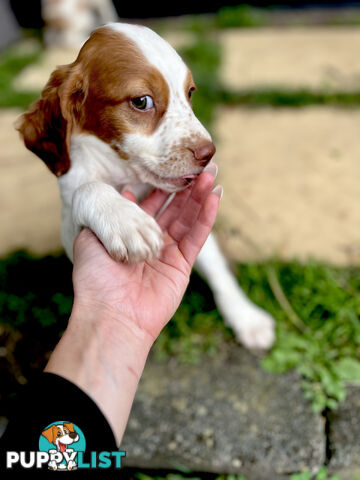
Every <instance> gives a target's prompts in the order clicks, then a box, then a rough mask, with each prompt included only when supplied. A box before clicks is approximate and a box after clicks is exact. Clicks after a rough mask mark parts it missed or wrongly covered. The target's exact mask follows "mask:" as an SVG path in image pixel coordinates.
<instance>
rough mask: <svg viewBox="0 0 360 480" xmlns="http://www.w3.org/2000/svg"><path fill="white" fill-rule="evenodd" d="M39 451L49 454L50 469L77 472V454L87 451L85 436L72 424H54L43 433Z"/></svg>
mask: <svg viewBox="0 0 360 480" xmlns="http://www.w3.org/2000/svg"><path fill="white" fill-rule="evenodd" d="M54 447H55V448H54ZM39 450H40V451H46V452H48V453H49V455H50V461H49V463H48V468H49V469H51V470H75V469H77V461H76V457H77V452H79V451H85V438H84V434H83V433H82V431H81V430H80V429H79V427H77V426H76V425H74V424H73V423H71V422H54V423H52V424H50V425H49V426H48V427H46V428H45V430H43V431H42V433H41V436H40V440H39Z"/></svg>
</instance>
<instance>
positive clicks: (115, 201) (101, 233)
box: [62, 182, 163, 263]
mask: <svg viewBox="0 0 360 480" xmlns="http://www.w3.org/2000/svg"><path fill="white" fill-rule="evenodd" d="M82 227H89V228H90V229H91V230H92V231H93V232H94V233H95V234H96V236H97V237H98V238H99V240H100V241H101V242H102V243H103V245H104V247H105V248H106V250H107V251H108V252H109V254H110V255H111V256H112V257H113V258H114V259H116V260H125V261H127V262H129V263H136V262H141V261H143V260H151V259H152V258H155V257H157V256H158V255H159V253H160V251H161V249H162V246H163V241H162V231H161V229H160V227H159V226H158V224H157V223H156V221H155V220H154V219H153V218H152V217H151V216H150V215H148V214H147V213H145V212H144V211H143V210H141V208H140V207H139V206H138V205H136V204H135V203H133V202H130V201H129V200H127V199H126V198H124V197H122V196H121V195H120V194H119V193H118V192H117V190H116V189H115V188H114V187H112V186H111V185H108V184H106V183H102V182H90V183H85V184H83V185H81V186H80V187H78V188H77V189H76V190H75V192H74V194H73V196H72V207H71V209H69V208H68V209H65V210H64V211H63V227H62V238H63V243H64V246H65V249H66V252H67V254H68V255H69V256H70V258H72V248H73V242H74V240H75V237H76V235H77V234H78V233H79V231H80V229H81V228H82Z"/></svg>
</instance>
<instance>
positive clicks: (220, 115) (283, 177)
mask: <svg viewBox="0 0 360 480" xmlns="http://www.w3.org/2000/svg"><path fill="white" fill-rule="evenodd" d="M215 118H216V122H215V125H214V130H215V134H216V144H217V154H216V158H217V163H218V165H219V182H221V183H222V184H223V185H224V196H223V199H222V203H221V207H220V216H219V221H218V230H219V235H220V237H221V240H222V243H223V245H224V247H225V248H226V250H227V252H228V254H229V255H230V257H231V258H232V259H236V260H238V261H244V260H245V261H246V260H259V259H261V258H265V257H271V256H273V255H277V256H278V257H280V258H285V259H292V258H294V257H296V258H299V259H301V260H305V259H306V258H309V257H313V258H317V259H320V260H324V261H327V262H330V263H336V264H343V265H344V264H347V263H359V260H360V208H359V206H360V190H359V186H358V182H357V179H358V178H359V175H360V162H359V159H360V137H359V125H360V109H358V110H349V109H333V108H325V107H308V108H304V109H299V110H297V109H276V110H274V109H270V108H264V109H260V110H247V109H240V108H221V109H219V110H218V112H217V114H216V116H215ZM254 245H255V246H256V247H257V248H258V250H257V249H256V247H255V248H254Z"/></svg>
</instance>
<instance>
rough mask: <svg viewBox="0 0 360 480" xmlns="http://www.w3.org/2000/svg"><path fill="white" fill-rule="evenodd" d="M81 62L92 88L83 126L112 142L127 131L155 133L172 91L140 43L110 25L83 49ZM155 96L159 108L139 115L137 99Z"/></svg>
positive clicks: (88, 97) (91, 39)
mask: <svg viewBox="0 0 360 480" xmlns="http://www.w3.org/2000/svg"><path fill="white" fill-rule="evenodd" d="M77 62H80V63H81V65H82V67H83V71H84V75H85V77H87V78H88V79H89V90H88V94H87V98H86V102H85V121H84V123H83V125H82V128H83V129H84V130H85V131H88V132H91V133H94V134H95V135H97V136H98V137H99V138H100V139H101V140H104V141H105V142H107V143H110V142H111V141H112V140H114V139H117V140H118V141H119V140H121V137H122V135H123V134H124V133H129V132H139V133H143V134H146V135H151V134H152V133H153V132H154V130H155V129H156V128H157V126H158V124H159V122H160V121H161V118H162V117H163V115H164V113H165V111H166V109H167V106H168V102H169V88H168V85H167V83H166V81H165V79H164V77H163V76H162V75H161V73H160V72H159V70H157V69H156V68H155V67H153V66H152V65H151V64H150V63H149V62H148V61H147V59H146V58H145V57H144V55H143V54H142V52H141V50H140V49H139V48H138V47H137V45H136V44H135V43H134V42H132V41H131V40H129V39H128V38H127V37H126V36H125V35H123V34H121V33H119V32H115V31H112V30H111V29H109V28H107V27H102V28H100V29H98V30H96V31H95V32H94V33H93V35H92V36H91V37H90V39H89V40H88V42H87V43H86V44H85V45H84V47H83V49H82V50H81V52H80V54H79V57H78V60H77ZM145 95H149V96H151V97H152V98H153V100H154V105H155V108H153V109H151V110H147V111H138V110H136V109H135V108H134V107H132V106H131V104H130V100H131V98H136V97H142V96H145Z"/></svg>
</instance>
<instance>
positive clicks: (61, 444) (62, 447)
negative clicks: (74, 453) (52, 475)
mask: <svg viewBox="0 0 360 480" xmlns="http://www.w3.org/2000/svg"><path fill="white" fill-rule="evenodd" d="M66 447H67V445H66V444H65V443H61V442H59V448H60V452H61V453H64V452H65V450H66Z"/></svg>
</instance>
